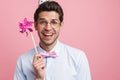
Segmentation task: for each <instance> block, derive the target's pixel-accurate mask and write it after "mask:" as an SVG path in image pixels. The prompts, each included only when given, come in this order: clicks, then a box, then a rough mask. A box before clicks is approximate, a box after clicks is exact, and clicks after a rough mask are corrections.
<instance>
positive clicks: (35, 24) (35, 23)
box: [34, 22, 38, 30]
mask: <svg viewBox="0 0 120 80" xmlns="http://www.w3.org/2000/svg"><path fill="white" fill-rule="evenodd" d="M34 27H35V30H38V28H37V22H34Z"/></svg>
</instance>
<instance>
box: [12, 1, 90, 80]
mask: <svg viewBox="0 0 120 80" xmlns="http://www.w3.org/2000/svg"><path fill="white" fill-rule="evenodd" d="M63 15H64V14H63V10H62V8H61V6H60V5H59V4H58V3H57V2H55V1H47V2H44V3H42V4H41V5H40V6H39V7H38V8H37V10H36V11H35V14H34V21H35V29H36V31H37V32H38V36H39V38H40V43H39V46H38V47H37V49H38V52H39V53H38V54H36V53H34V49H32V50H30V51H28V52H27V53H25V54H24V55H22V56H20V58H19V59H18V61H17V67H16V71H15V75H14V80H91V76H90V70H89V64H88V61H87V58H86V56H85V54H84V52H83V51H81V50H79V49H76V48H73V47H70V46H68V45H66V44H63V43H61V42H60V41H59V40H58V36H59V33H60V31H61V28H62V26H63ZM48 52H51V53H52V52H54V53H55V56H54V57H52V56H46V57H45V56H43V54H42V53H44V54H45V53H46V54H50V53H48Z"/></svg>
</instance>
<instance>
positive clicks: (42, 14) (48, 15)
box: [39, 11, 59, 20]
mask: <svg viewBox="0 0 120 80" xmlns="http://www.w3.org/2000/svg"><path fill="white" fill-rule="evenodd" d="M40 18H43V19H46V20H51V19H59V14H58V13H57V12H55V11H42V12H40V13H39V19H40Z"/></svg>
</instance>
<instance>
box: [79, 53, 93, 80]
mask: <svg viewBox="0 0 120 80" xmlns="http://www.w3.org/2000/svg"><path fill="white" fill-rule="evenodd" d="M78 60H79V63H78V76H77V80H91V75H90V69H89V64H88V60H87V57H86V55H85V53H84V52H82V54H81V55H80V56H79V59H78Z"/></svg>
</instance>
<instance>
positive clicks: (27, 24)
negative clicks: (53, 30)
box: [19, 18, 33, 35]
mask: <svg viewBox="0 0 120 80" xmlns="http://www.w3.org/2000/svg"><path fill="white" fill-rule="evenodd" d="M32 24H33V22H32V21H27V18H24V20H23V22H22V23H19V28H20V29H21V31H20V32H21V33H24V32H26V34H27V35H28V31H30V32H32V31H33V30H32Z"/></svg>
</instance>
